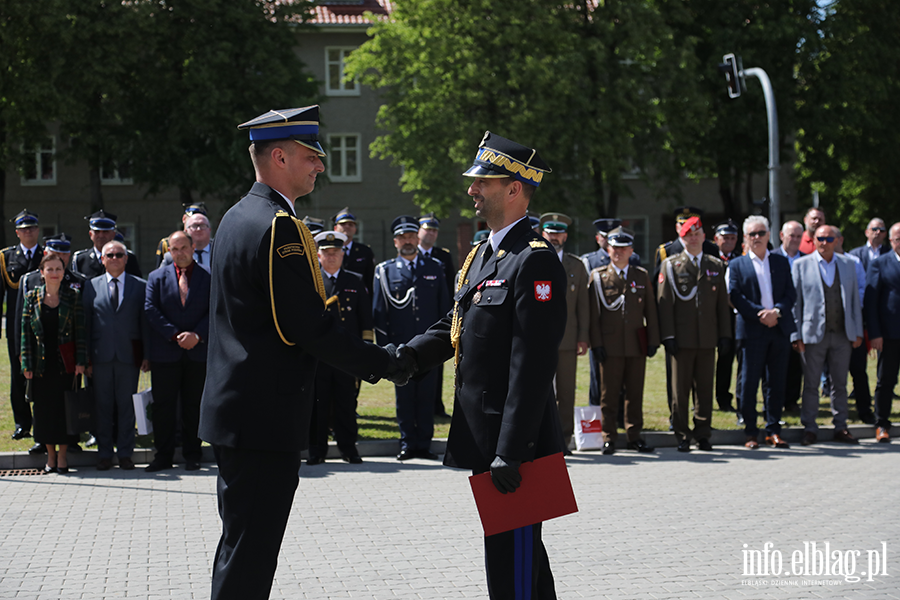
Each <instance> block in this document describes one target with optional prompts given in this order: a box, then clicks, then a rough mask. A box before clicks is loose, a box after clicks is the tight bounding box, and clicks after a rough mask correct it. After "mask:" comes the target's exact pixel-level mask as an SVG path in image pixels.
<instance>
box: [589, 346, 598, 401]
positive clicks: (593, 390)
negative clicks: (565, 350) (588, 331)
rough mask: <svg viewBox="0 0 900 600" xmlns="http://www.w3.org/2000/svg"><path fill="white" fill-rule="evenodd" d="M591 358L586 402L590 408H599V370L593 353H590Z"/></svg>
mask: <svg viewBox="0 0 900 600" xmlns="http://www.w3.org/2000/svg"><path fill="white" fill-rule="evenodd" d="M590 358H591V383H590V387H588V402H589V403H590V404H591V406H600V369H599V368H598V362H597V357H596V356H595V355H594V351H593V350H591V351H590Z"/></svg>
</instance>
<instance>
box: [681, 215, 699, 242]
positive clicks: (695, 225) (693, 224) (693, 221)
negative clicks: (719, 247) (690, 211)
mask: <svg viewBox="0 0 900 600" xmlns="http://www.w3.org/2000/svg"><path fill="white" fill-rule="evenodd" d="M698 229H703V223H702V222H701V221H700V217H697V216H694V217H691V218H689V219H688V220H686V221H684V222H683V223H681V229H679V230H678V235H680V236H681V237H684V236H686V235H687V234H689V233H691V232H692V231H697V230H698Z"/></svg>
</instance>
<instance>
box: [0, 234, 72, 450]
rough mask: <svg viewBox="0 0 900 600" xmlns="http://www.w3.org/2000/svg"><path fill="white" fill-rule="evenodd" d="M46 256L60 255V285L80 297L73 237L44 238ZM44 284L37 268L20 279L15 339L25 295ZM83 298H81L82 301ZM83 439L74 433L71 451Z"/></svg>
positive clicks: (37, 447) (11, 319)
mask: <svg viewBox="0 0 900 600" xmlns="http://www.w3.org/2000/svg"><path fill="white" fill-rule="evenodd" d="M43 254H44V256H46V255H48V254H56V255H58V256H59V257H60V258H61V259H62V261H63V265H65V267H66V271H65V273H64V274H63V280H62V283H61V284H60V285H62V286H64V287H69V288H71V289H73V290H75V291H76V292H77V293H78V295H79V298H80V296H81V290H82V287H83V286H84V280H83V279H82V278H81V277H79V276H78V275H76V274H75V273H73V272H72V271H71V270H70V269H69V268H68V266H69V260H70V259H71V258H72V238H70V237H69V236H68V235H66V234H65V233H60V234H58V235H51V236H48V237H45V238H44V253H43ZM40 285H42V281H41V272H40V271H39V270H37V269H35V270H34V271H30V272H28V273H26V274H25V275H23V276H22V278H21V279H19V289H18V291H17V293H16V302H15V304H14V307H15V313H14V314H13V315H11V317H9V319H8V320H7V323H9V324H10V325H8V326H9V327H11V328H12V334H11V337H12V338H13V339H16V340H18V339H20V336H21V335H22V311H23V310H24V308H25V296H26V295H27V294H28V292H30V291H31V290H33V289H35V288H36V287H38V286H40ZM80 301H81V300H79V302H80ZM16 352H17V354H16V361H17V362H16V364H19V363H18V361H19V355H20V354H21V349H17V350H16ZM80 439H81V436H80V435H73V436H72V437H71V439H70V440H69V450H68V451H69V452H81V451H82V450H81V446H79V445H78V443H79V441H80ZM46 451H47V448H46V447H45V446H44V444H35V445H34V446H32V448H31V449H30V450H29V451H28V452H29V454H43V453H45V452H46Z"/></svg>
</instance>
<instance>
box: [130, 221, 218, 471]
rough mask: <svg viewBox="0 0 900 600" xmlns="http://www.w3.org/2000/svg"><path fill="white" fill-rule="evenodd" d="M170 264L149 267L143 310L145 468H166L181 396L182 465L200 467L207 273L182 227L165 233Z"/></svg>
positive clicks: (173, 442)
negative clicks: (152, 451) (148, 388)
mask: <svg viewBox="0 0 900 600" xmlns="http://www.w3.org/2000/svg"><path fill="white" fill-rule="evenodd" d="M201 216H202V215H201ZM169 253H170V254H171V256H172V264H164V265H162V266H161V267H160V268H158V269H156V270H155V271H153V272H152V273H150V278H149V279H148V280H147V293H146V295H145V297H144V314H145V315H146V316H147V322H148V323H149V324H150V329H151V332H150V365H151V367H152V369H153V370H152V374H151V378H152V385H153V439H154V445H155V446H156V456H155V457H154V458H153V461H152V462H151V463H150V464H149V465H148V466H147V468H146V469H144V470H145V471H147V472H148V473H153V472H154V471H161V470H163V469H171V468H172V459H173V457H174V455H175V429H176V421H177V416H176V412H177V407H178V398H179V395H180V396H181V423H182V427H181V454H182V456H183V457H184V462H185V466H184V468H185V469H186V470H188V471H196V470H197V469H199V468H200V458H201V451H200V438H199V437H197V427H198V426H199V423H200V398H201V397H202V396H203V383H204V381H205V380H206V347H207V346H206V341H207V339H208V338H209V289H210V282H211V278H210V275H209V273H208V272H207V271H206V270H205V269H203V268H202V267H201V266H200V265H199V264H198V263H197V262H195V261H194V256H193V240H192V239H191V237H190V236H189V235H188V234H186V233H185V232H183V231H176V232H174V233H173V234H172V235H170V236H169Z"/></svg>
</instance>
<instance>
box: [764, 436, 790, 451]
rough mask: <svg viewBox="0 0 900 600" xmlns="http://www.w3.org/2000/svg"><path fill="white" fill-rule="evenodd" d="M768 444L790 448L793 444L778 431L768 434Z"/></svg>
mask: <svg viewBox="0 0 900 600" xmlns="http://www.w3.org/2000/svg"><path fill="white" fill-rule="evenodd" d="M766 444H767V445H769V446H774V447H775V448H790V447H791V445H790V444H788V443H787V442H786V441H784V439H782V437H781V436H780V435H778V434H777V433H773V434H772V435H767V436H766Z"/></svg>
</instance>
